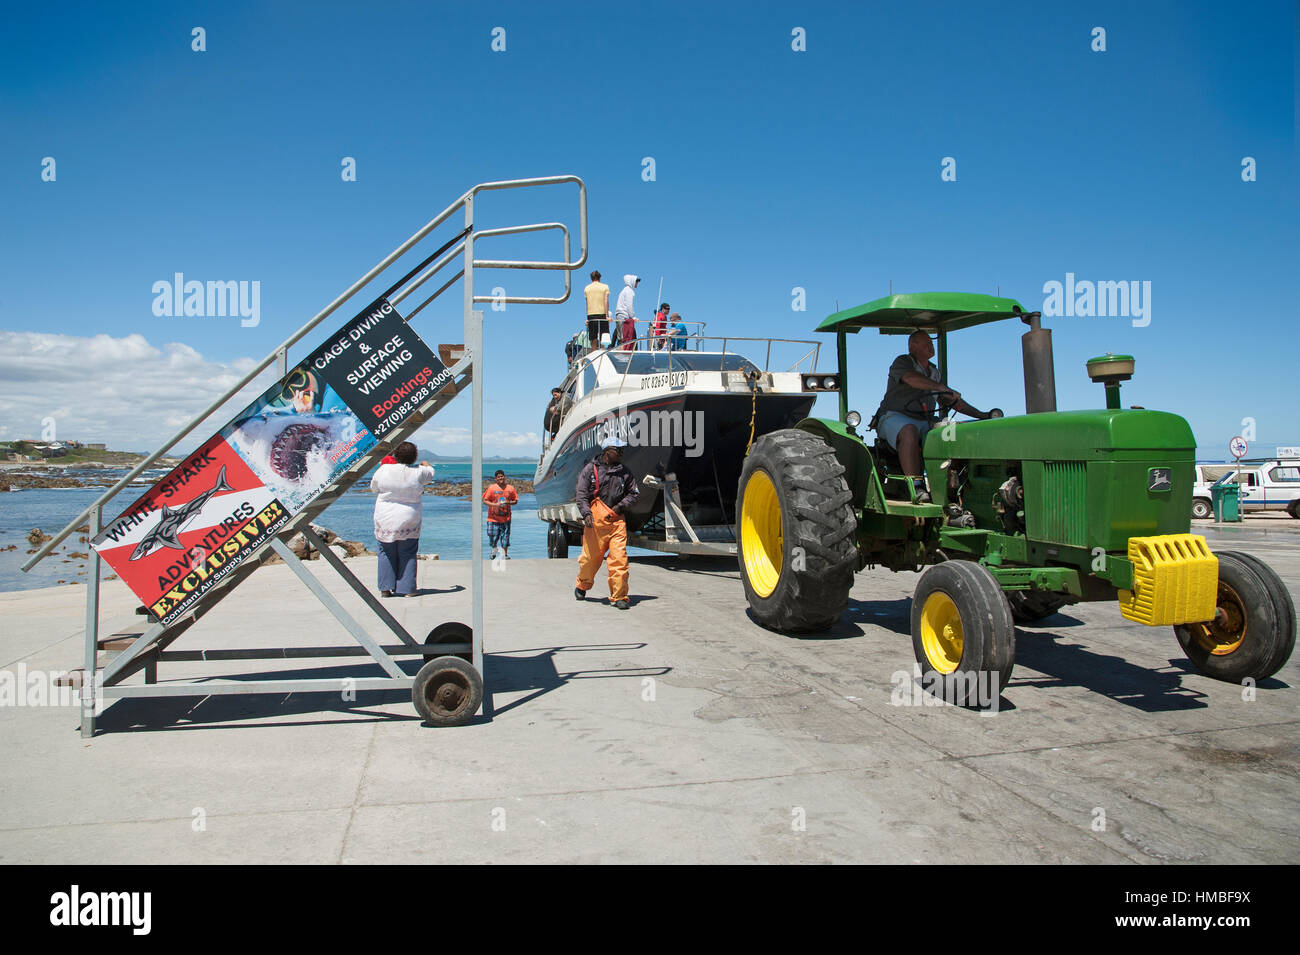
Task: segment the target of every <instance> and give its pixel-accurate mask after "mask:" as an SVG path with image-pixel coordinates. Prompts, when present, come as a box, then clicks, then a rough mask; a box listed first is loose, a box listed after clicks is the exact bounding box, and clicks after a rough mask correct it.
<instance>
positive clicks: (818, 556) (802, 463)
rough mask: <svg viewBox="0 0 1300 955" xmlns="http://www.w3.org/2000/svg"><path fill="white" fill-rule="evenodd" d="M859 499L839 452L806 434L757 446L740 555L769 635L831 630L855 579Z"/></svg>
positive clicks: (790, 432) (750, 460) (743, 487)
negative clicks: (856, 504) (846, 476)
mask: <svg viewBox="0 0 1300 955" xmlns="http://www.w3.org/2000/svg"><path fill="white" fill-rule="evenodd" d="M852 500H853V495H852V492H850V491H849V486H848V483H847V482H846V481H845V479H844V467H843V465H841V464H840V462H839V459H838V458H836V456H835V451H834V450H833V449H832V448H831V446H830V445H828V444H827V443H826V442H825V441H823V440H822V439H821V438H818V437H817V436H816V435H813V434H810V433H808V432H807V431H798V430H795V429H787V430H783V431H773V432H771V433H770V434H765V435H763V437H761V438H759V439H758V441H757V442H755V444H754V447H753V448H752V449H751V450H750V453H749V456H748V457H747V458H745V465H744V468H743V469H742V470H741V472H740V489H739V494H738V501H737V505H738V506H737V515H738V516H737V521H736V523H737V531H738V533H737V535H736V536H737V539H738V541H739V546H738V547H737V548H736V551H737V556H738V558H739V560H740V577H741V580H742V581H743V582H744V585H745V597H746V598H747V599H748V601H749V607H750V610H751V611H752V612H753V614H754V619H755V620H757V621H758V623H760V624H761V625H762V626H764V627H767V628H768V629H770V630H777V631H780V632H783V633H808V632H812V631H817V630H826V629H828V628H829V627H831V626H832V625H833V624H834V623H835V622H836V621H837V620H839V619H840V615H841V614H843V613H844V609H845V608H846V607H847V606H848V603H849V590H850V589H851V588H852V586H853V574H854V573H855V572H856V571H857V569H858V567H857V561H858V552H857V543H856V541H855V540H854V536H855V534H856V532H857V527H858V525H857V520H856V518H855V517H854V514H853V504H852Z"/></svg>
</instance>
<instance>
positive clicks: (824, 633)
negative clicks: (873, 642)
mask: <svg viewBox="0 0 1300 955" xmlns="http://www.w3.org/2000/svg"><path fill="white" fill-rule="evenodd" d="M745 616H746V617H748V618H749V622H750V623H752V624H753V625H754V626H756V627H763V625H762V624H761V623H759V622H758V619H757V618H756V617H755V616H754V611H753V609H752V608H750V607H746V608H745ZM848 616H849V615H848V614H847V613H846V614H843V615H841V616H840V619H839V620H837V621H835V623H834V624H833V625H832V626H831V627H830V629H828V630H819V631H817V632H815V633H795V632H794V631H787V630H775V629H773V628H772V627H763V629H764V630H770V631H772V632H773V633H779V634H781V636H783V637H790V638H791V639H793V640H851V639H852V638H854V637H860V636H862V635H863V634H864V633H866V631H865V630H863V629H862V628H861V627H859V626H858V625H857V624H856V623H854V622H853V621H851V620H849V619H848Z"/></svg>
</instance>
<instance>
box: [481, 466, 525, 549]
mask: <svg viewBox="0 0 1300 955" xmlns="http://www.w3.org/2000/svg"><path fill="white" fill-rule="evenodd" d="M494 477H495V478H496V483H495V484H493V485H491V486H490V487H489V488H488V489H487V490H486V491H484V492H483V503H484V504H486V505H487V506H488V512H487V532H488V543H489V544H491V545H492V556H493V557H496V555H497V548H498V547H500V548H501V556H502V558H503V559H505V560H509V559H510V508H511V506H512V505H514V504H518V503H519V494H518V492H516V491H515V488H514V485H513V484H507V483H506V472H505V471H502V470H500V469H498V470H497V473H496V474H495V475H494Z"/></svg>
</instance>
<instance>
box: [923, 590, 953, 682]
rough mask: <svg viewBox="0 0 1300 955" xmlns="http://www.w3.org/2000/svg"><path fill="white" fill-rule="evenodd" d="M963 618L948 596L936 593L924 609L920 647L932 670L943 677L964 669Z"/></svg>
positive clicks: (928, 599) (927, 600) (926, 599)
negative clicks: (962, 662) (962, 664)
mask: <svg viewBox="0 0 1300 955" xmlns="http://www.w3.org/2000/svg"><path fill="white" fill-rule="evenodd" d="M962 643H963V639H962V630H961V614H959V613H958V612H957V605H956V604H955V603H953V602H952V598H951V597H949V596H948V595H947V594H945V593H940V592H939V591H937V590H936V591H935V592H934V593H932V594H930V596H928V597H926V598H925V606H923V607H922V608H921V647H922V649H924V650H925V658H926V659H927V660H929V661H930V666H932V667H934V669H935V670H937V671H938V672H940V673H952V672H954V671H955V670H956V669H957V667H958V666H960V665H961V648H962Z"/></svg>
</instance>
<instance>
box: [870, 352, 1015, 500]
mask: <svg viewBox="0 0 1300 955" xmlns="http://www.w3.org/2000/svg"><path fill="white" fill-rule="evenodd" d="M933 357H934V343H933V342H932V341H930V336H929V334H928V333H926V332H925V331H924V330H922V329H919V328H918V329H917V330H916V331H914V332H912V334H911V335H909V336H908V337H907V354H906V355H899V356H898V357H897V358H895V359H894V363H893V364H892V365H890V366H889V378H888V380H887V381H886V382H885V397H884V398H883V399H881V402H880V409H879V410H878V411H877V412H876V418H875V421H873V422H872V425H873V427H875V429H876V434H878V435H879V436H880V437H881V438H883V439H884V440H885V443H886V444H888V445H889V446H890V447H891V448H893V449H894V450H895V451H897V452H898V462H899V464H901V465H902V466H903V473H904V474H906V475H908V476H910V477H911V478H913V480H914V481H915V483H916V490H917V492H918V494H919V495H920V496H921V497H922V498H923V499H924V500H929V494H928V493H927V492H926V490H925V484H924V477H923V475H924V473H925V472H924V470H923V469H922V465H921V445H922V442H923V441H924V440H925V435H926V433H927V432H928V431H929V430H930V428H931V426H932V424H933V422H934V414H935V411H936V410H937V405H938V398H939V397H940V396H943V397H945V398H946V403H950V404H951V407H952V408H953V409H954V410H956V411H960V412H961V413H962V414H966V415H970V416H971V417H972V418H980V419H984V418H989V417H991V414H990V413H989V412H986V411H979V410H977V409H975V408H972V407H971V406H970V405H968V404H967V403H966V402H964V401H962V400H961V393H960V392H958V391H954V390H953V389H952V388H949V387H948V386H947V385H945V384H943V383H942V382H940V381H939V369H938V368H936V367H935V366H934V362H932V361H930V359H931V358H933Z"/></svg>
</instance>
